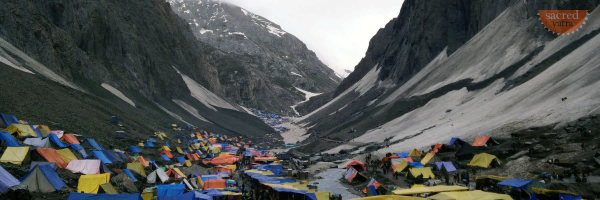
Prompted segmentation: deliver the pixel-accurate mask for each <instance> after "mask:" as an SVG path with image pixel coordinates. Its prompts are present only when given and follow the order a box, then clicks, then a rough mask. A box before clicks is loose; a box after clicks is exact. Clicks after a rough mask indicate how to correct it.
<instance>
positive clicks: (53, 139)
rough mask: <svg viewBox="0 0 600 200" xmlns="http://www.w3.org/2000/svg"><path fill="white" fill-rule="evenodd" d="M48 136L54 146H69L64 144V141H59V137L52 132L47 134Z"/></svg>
mask: <svg viewBox="0 0 600 200" xmlns="http://www.w3.org/2000/svg"><path fill="white" fill-rule="evenodd" d="M48 138H49V139H50V141H51V142H52V144H53V145H55V146H56V147H59V148H66V147H69V145H68V144H65V143H64V142H62V141H60V138H58V136H56V134H54V133H50V134H48Z"/></svg>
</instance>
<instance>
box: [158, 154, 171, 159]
mask: <svg viewBox="0 0 600 200" xmlns="http://www.w3.org/2000/svg"><path fill="white" fill-rule="evenodd" d="M159 157H160V158H162V159H163V160H164V161H171V159H170V158H169V156H167V155H165V154H163V155H160V156H159Z"/></svg>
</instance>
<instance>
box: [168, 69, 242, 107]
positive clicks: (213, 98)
mask: <svg viewBox="0 0 600 200" xmlns="http://www.w3.org/2000/svg"><path fill="white" fill-rule="evenodd" d="M173 69H175V71H177V73H178V74H179V75H181V78H183V81H185V84H186V85H187V86H188V89H189V90H190V92H191V95H192V97H194V98H195V99H196V100H198V101H200V102H201V103H202V104H204V105H205V106H206V107H208V108H210V109H212V110H214V111H217V109H215V107H214V106H216V107H220V108H226V109H231V110H238V109H236V108H234V107H233V106H232V105H231V104H229V103H227V102H226V101H225V100H223V99H221V98H220V97H218V96H217V95H215V94H214V93H212V92H211V91H209V90H207V89H206V88H204V87H203V86H202V85H200V84H199V83H197V82H196V81H194V80H193V79H191V78H190V77H188V76H186V75H184V74H182V73H181V72H179V70H177V68H175V67H173Z"/></svg>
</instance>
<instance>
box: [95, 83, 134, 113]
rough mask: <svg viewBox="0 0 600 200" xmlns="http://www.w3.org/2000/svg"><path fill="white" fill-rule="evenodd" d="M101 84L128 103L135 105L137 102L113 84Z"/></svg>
mask: <svg viewBox="0 0 600 200" xmlns="http://www.w3.org/2000/svg"><path fill="white" fill-rule="evenodd" d="M101 86H102V87H103V88H104V89H106V90H108V91H109V92H110V93H112V94H114V95H115V96H117V97H119V98H120V99H121V100H123V101H125V102H126V103H128V104H129V105H131V106H133V107H135V103H133V101H132V100H131V99H129V98H127V96H125V95H124V94H123V93H122V92H121V91H119V90H117V88H114V87H113V86H110V85H109V84H106V83H102V85H101Z"/></svg>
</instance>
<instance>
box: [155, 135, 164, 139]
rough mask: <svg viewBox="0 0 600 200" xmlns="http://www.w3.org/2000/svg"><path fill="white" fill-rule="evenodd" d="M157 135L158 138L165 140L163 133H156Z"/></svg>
mask: <svg viewBox="0 0 600 200" xmlns="http://www.w3.org/2000/svg"><path fill="white" fill-rule="evenodd" d="M156 136H157V137H158V139H160V140H165V139H164V138H163V136H162V135H160V134H158V135H156Z"/></svg>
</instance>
